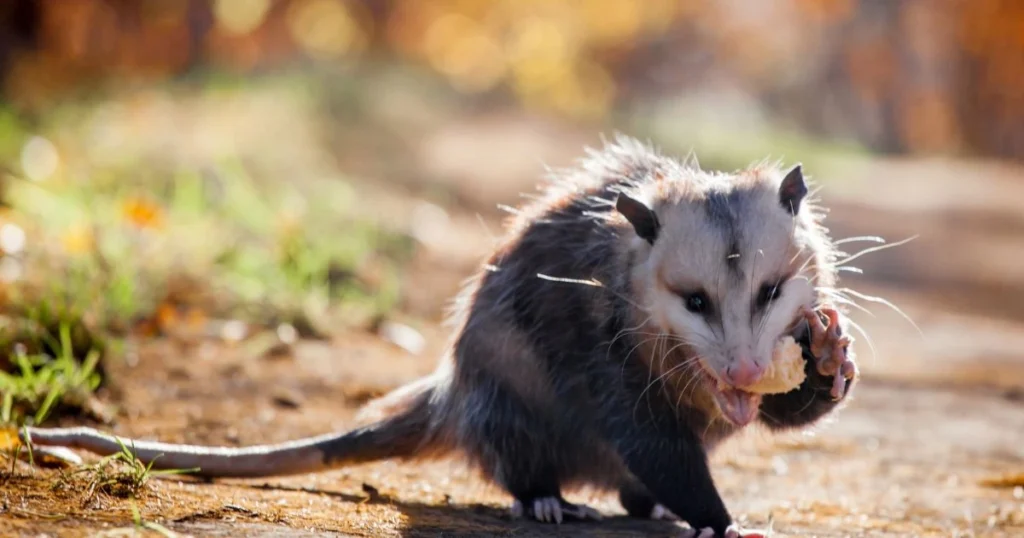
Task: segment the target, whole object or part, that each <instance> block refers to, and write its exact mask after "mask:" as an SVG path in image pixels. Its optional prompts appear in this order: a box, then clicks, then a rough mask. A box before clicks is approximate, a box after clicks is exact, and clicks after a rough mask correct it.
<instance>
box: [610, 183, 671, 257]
mask: <svg viewBox="0 0 1024 538" xmlns="http://www.w3.org/2000/svg"><path fill="white" fill-rule="evenodd" d="M615 209H616V211H618V212H619V213H622V216H623V217H626V220H628V221H629V223H630V224H632V225H633V229H634V230H636V234H637V235H639V236H640V237H641V238H642V239H643V240H645V241H647V242H648V243H650V244H652V245H653V244H654V240H655V239H657V238H658V230H659V229H661V223H660V222H658V215H657V214H655V213H654V210H653V209H651V208H649V207H647V206H646V205H644V203H643V202H641V201H640V200H637V199H636V198H632V197H630V196H629V195H628V194H626V193H619V198H618V199H617V200H615Z"/></svg>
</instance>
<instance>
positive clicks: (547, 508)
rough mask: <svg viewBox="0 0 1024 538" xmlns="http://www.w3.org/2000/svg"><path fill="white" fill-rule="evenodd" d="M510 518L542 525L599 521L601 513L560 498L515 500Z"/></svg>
mask: <svg viewBox="0 0 1024 538" xmlns="http://www.w3.org/2000/svg"><path fill="white" fill-rule="evenodd" d="M510 511H511V512H512V517H514V518H522V517H532V518H534V519H536V520H537V521H541V522H543V523H561V522H562V521H563V520H567V521H587V520H592V521H599V520H600V519H601V513H600V512H598V511H597V510H594V509H593V508H591V507H589V506H587V505H585V504H573V503H571V502H569V501H566V500H565V499H563V498H561V497H538V498H535V499H527V500H520V499H516V500H515V502H513V503H512V508H511V509H510Z"/></svg>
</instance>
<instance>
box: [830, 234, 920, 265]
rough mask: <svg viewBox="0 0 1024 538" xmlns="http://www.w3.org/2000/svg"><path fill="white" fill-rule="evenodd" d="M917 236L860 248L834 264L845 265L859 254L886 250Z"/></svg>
mask: <svg viewBox="0 0 1024 538" xmlns="http://www.w3.org/2000/svg"><path fill="white" fill-rule="evenodd" d="M918 237H920V236H919V235H915V236H912V237H908V238H906V239H904V240H902V241H899V242H896V243H888V244H885V245H879V246H877V247H870V248H866V249H864V250H861V251H860V252H857V253H856V254H851V255H849V256H847V257H846V258H843V259H842V260H840V261H838V262H836V266H837V267H839V266H843V265H846V264H847V263H850V262H852V261H853V260H856V259H857V258H860V257H861V256H865V255H868V254H871V253H873V252H878V251H881V250H886V249H890V248H895V247H899V246H903V245H906V244H907V243H909V242H911V241H913V240H915V239H917V238H918Z"/></svg>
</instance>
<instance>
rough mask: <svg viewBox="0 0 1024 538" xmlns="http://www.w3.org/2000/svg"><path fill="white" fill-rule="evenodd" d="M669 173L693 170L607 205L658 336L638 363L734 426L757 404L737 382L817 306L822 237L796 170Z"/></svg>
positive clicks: (752, 374)
mask: <svg viewBox="0 0 1024 538" xmlns="http://www.w3.org/2000/svg"><path fill="white" fill-rule="evenodd" d="M679 172H680V173H687V174H692V175H691V177H688V178H684V179H685V180H684V181H673V180H672V178H670V177H665V178H662V179H660V180H657V181H652V182H649V183H646V184H643V185H642V186H639V187H637V189H635V190H633V191H628V192H623V193H621V194H620V195H619V198H618V200H617V202H616V208H617V210H618V212H619V213H620V214H622V215H623V216H624V217H625V219H626V221H628V222H629V224H630V225H631V228H632V231H633V232H634V234H633V237H631V239H630V240H629V242H630V245H629V250H630V253H631V257H632V260H633V266H632V268H631V273H632V274H631V280H632V287H633V292H634V293H635V294H636V295H638V298H639V299H640V304H641V305H642V307H643V309H644V310H645V311H644V312H642V313H641V315H642V316H647V317H648V319H647V320H646V331H647V332H657V333H659V334H662V335H665V338H664V340H665V342H663V343H662V344H661V345H660V346H653V347H652V348H651V350H652V351H651V353H649V355H650V357H649V360H650V361H651V367H652V368H653V369H655V371H656V372H658V375H666V376H669V375H670V374H669V370H672V374H678V376H680V377H681V378H682V379H683V380H684V381H685V382H684V383H682V384H681V385H680V386H682V387H685V389H684V390H700V391H704V392H705V393H708V394H710V395H711V396H713V398H710V399H709V400H713V401H714V402H715V404H716V405H715V407H717V410H718V411H720V413H721V415H722V416H724V417H725V418H726V419H727V420H729V421H730V422H732V423H733V424H736V425H744V424H747V423H749V422H751V421H752V420H753V419H754V418H756V416H757V410H758V407H759V405H760V402H761V397H760V396H758V395H756V394H753V393H750V392H746V391H744V390H743V389H744V387H749V386H751V385H753V384H754V383H755V382H757V380H758V379H760V378H761V377H762V375H763V374H764V372H765V370H766V369H767V367H768V365H769V362H770V360H771V358H772V351H773V347H774V345H775V342H776V341H777V339H778V338H779V337H780V336H781V335H783V334H787V333H792V332H793V331H794V329H795V327H796V326H797V323H798V321H799V319H800V315H799V313H800V310H801V308H803V307H804V306H812V307H813V306H815V305H816V303H817V302H818V301H819V297H818V292H817V291H816V289H817V286H831V285H832V284H833V280H834V269H833V267H832V265H831V263H830V258H829V255H830V244H829V243H828V239H827V236H826V235H825V232H824V230H823V229H822V228H821V227H820V226H818V225H817V222H816V220H815V216H814V215H813V214H812V208H811V207H810V202H809V201H808V200H806V199H805V198H806V196H807V193H808V188H807V184H806V182H805V180H804V177H803V172H802V169H801V167H800V166H799V165H798V166H796V167H794V168H792V169H790V170H788V171H785V170H780V169H775V168H770V167H764V166H762V167H757V168H753V169H751V170H748V171H745V172H742V173H738V174H735V175H710V174H706V173H704V172H701V171H699V170H680V171H679ZM670 350H673V351H670ZM695 377H696V378H697V380H694V378H695ZM695 387H696V388H695Z"/></svg>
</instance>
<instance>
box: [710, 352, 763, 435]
mask: <svg viewBox="0 0 1024 538" xmlns="http://www.w3.org/2000/svg"><path fill="white" fill-rule="evenodd" d="M697 364H699V365H700V371H701V374H702V376H703V378H704V379H703V381H704V386H705V387H706V388H707V391H708V392H709V393H711V396H712V398H713V399H714V400H715V405H717V406H718V410H719V412H721V413H722V416H723V417H724V418H725V419H726V420H728V421H729V422H730V423H732V424H733V425H734V426H746V425H747V424H750V423H751V422H753V421H754V419H756V418H757V412H758V409H759V408H760V407H761V395H760V394H754V393H752V392H747V391H745V390H740V389H738V388H736V387H733V386H731V385H729V384H728V383H726V382H724V381H722V380H721V379H720V378H719V377H718V375H717V374H715V373H714V371H713V370H712V369H711V368H710V367H708V366H707V365H706V364H704V361H703V360H701V359H698V360H697Z"/></svg>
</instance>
